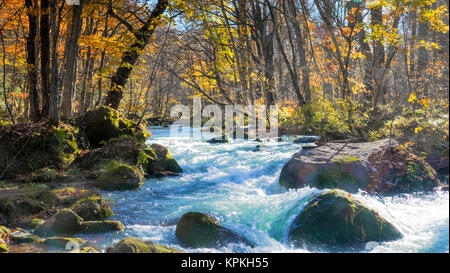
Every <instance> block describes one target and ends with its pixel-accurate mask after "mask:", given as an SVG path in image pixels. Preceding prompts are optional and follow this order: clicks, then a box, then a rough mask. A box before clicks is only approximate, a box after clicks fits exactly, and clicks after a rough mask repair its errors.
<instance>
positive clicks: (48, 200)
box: [0, 185, 58, 225]
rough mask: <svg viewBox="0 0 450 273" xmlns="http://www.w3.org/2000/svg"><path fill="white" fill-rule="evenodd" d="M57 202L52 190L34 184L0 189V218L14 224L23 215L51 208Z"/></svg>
mask: <svg viewBox="0 0 450 273" xmlns="http://www.w3.org/2000/svg"><path fill="white" fill-rule="evenodd" d="M57 204H58V199H57V197H56V195H55V194H54V193H53V192H52V191H50V190H48V189H46V188H42V187H37V186H35V185H29V186H25V187H20V188H9V189H0V220H2V221H3V222H6V223H7V224H8V225H14V224H15V222H17V221H19V220H21V218H23V217H27V216H31V215H35V214H39V213H43V212H45V211H48V210H51V209H52V208H53V207H54V206H56V205H57Z"/></svg>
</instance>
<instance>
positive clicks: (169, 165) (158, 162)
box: [141, 144, 183, 176]
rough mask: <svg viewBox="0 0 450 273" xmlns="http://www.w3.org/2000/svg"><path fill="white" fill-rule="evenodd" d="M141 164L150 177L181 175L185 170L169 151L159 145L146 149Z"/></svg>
mask: <svg viewBox="0 0 450 273" xmlns="http://www.w3.org/2000/svg"><path fill="white" fill-rule="evenodd" d="M144 153H145V154H143V155H142V154H141V162H142V167H143V169H144V171H145V172H146V173H147V175H149V176H158V175H160V174H162V175H165V174H167V175H170V174H179V173H182V172H183V169H182V168H181V167H180V165H178V163H177V161H176V160H175V159H174V158H173V156H172V155H171V154H170V152H169V149H168V148H167V147H164V146H162V145H159V144H152V145H151V146H150V147H149V148H146V149H144Z"/></svg>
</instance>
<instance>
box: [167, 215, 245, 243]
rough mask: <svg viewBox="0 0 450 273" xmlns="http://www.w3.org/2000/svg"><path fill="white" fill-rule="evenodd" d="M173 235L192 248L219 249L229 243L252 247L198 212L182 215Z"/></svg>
mask: <svg viewBox="0 0 450 273" xmlns="http://www.w3.org/2000/svg"><path fill="white" fill-rule="evenodd" d="M175 235H176V237H177V239H178V240H179V241H180V242H181V243H182V244H184V245H186V246H188V247H193V248H199V247H221V246H223V245H227V244H230V243H244V244H246V245H250V246H253V244H252V243H251V242H250V241H248V240H247V239H245V238H243V237H242V236H240V235H239V234H237V233H235V232H233V231H231V230H229V229H227V228H225V227H223V226H222V225H220V224H219V223H218V222H217V221H216V220H214V219H213V218H211V217H209V216H208V215H206V214H203V213H199V212H188V213H186V214H184V215H183V216H182V217H181V219H180V220H179V221H178V224H177V229H176V232H175Z"/></svg>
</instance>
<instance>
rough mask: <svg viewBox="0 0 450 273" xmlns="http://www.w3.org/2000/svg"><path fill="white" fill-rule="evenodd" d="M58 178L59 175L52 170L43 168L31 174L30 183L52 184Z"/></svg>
mask: <svg viewBox="0 0 450 273" xmlns="http://www.w3.org/2000/svg"><path fill="white" fill-rule="evenodd" d="M57 178H58V173H57V172H56V170H55V169H52V168H42V169H38V170H35V171H33V172H32V173H31V175H30V178H29V182H30V183H41V182H50V181H52V180H55V179H57Z"/></svg>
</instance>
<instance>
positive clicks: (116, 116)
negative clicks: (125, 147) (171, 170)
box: [80, 107, 150, 147]
mask: <svg viewBox="0 0 450 273" xmlns="http://www.w3.org/2000/svg"><path fill="white" fill-rule="evenodd" d="M80 129H82V130H83V132H85V134H86V136H87V138H88V140H89V143H90V144H91V145H92V146H93V147H100V146H102V143H105V142H108V141H109V140H111V139H113V138H117V137H119V136H123V135H127V136H132V137H134V138H136V139H137V140H138V141H140V142H144V141H145V140H146V138H148V137H149V136H150V134H149V133H148V132H147V130H146V129H145V126H143V125H140V126H139V127H136V126H134V125H133V124H132V122H131V121H130V120H128V119H126V118H125V117H123V116H121V114H120V113H119V111H117V110H114V109H112V108H109V107H100V108H98V109H95V110H92V111H89V112H87V113H86V114H84V115H83V117H82V118H81V121H80Z"/></svg>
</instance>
